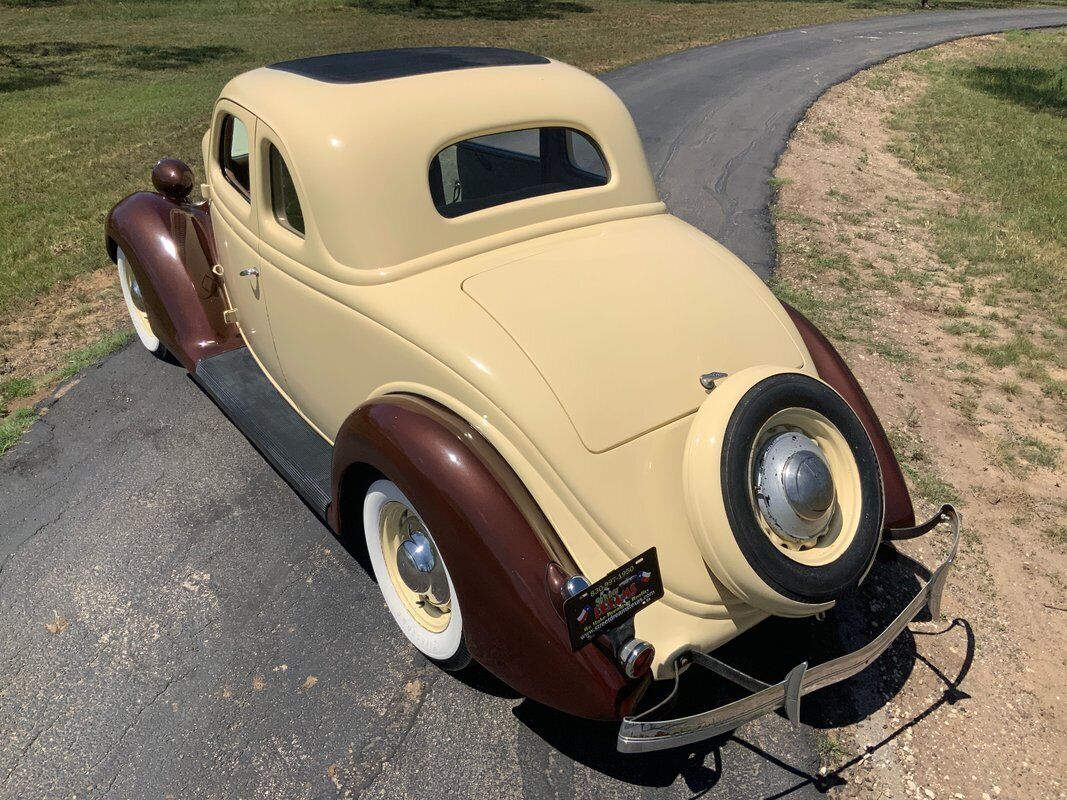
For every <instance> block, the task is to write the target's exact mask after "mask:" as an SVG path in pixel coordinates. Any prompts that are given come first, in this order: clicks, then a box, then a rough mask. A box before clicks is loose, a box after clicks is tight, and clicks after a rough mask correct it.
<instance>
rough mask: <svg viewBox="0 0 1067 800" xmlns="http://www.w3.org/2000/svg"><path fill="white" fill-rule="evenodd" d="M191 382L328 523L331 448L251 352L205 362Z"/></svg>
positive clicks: (223, 355) (222, 355)
mask: <svg viewBox="0 0 1067 800" xmlns="http://www.w3.org/2000/svg"><path fill="white" fill-rule="evenodd" d="M193 378H194V380H195V381H196V382H197V383H198V384H200V387H201V388H202V389H203V390H204V391H205V392H207V394H208V396H209V397H211V399H212V400H214V401H215V403H216V404H217V405H218V406H219V408H221V409H222V411H223V413H225V414H226V416H227V417H229V418H230V421H231V422H233V424H234V425H236V426H237V428H238V430H240V431H241V433H243V434H244V435H245V436H246V437H247V438H248V440H249V441H250V442H251V443H252V444H254V445H255V446H256V449H258V450H259V451H260V452H261V453H262V454H263V455H264V456H265V457H266V459H267V461H269V462H270V464H271V466H272V467H274V469H275V470H277V472H278V474H279V475H281V476H282V477H283V478H285V480H286V481H287V482H288V483H289V485H290V486H292V487H293V488H294V489H295V490H296V491H297V493H298V494H299V495H300V496H301V497H302V498H303V499H304V502H305V503H307V504H308V505H309V506H311V508H312V509H313V510H314V511H315V512H316V513H317V514H318V515H319V516H321V517H323V518H325V516H326V508H327V507H328V506H329V505H330V463H331V458H332V455H333V448H332V447H330V445H329V443H327V442H326V441H325V440H324V439H323V438H322V437H321V436H319V435H318V434H317V433H315V431H314V430H312V428H311V426H310V425H308V424H307V423H306V422H305V421H304V419H303V418H302V417H301V416H300V415H299V414H297V413H296V411H294V410H293V407H292V406H290V405H289V403H287V402H286V401H285V399H284V398H283V397H282V396H281V395H280V394H278V390H277V389H275V388H274V385H273V384H272V383H271V382H270V381H269V380H268V379H267V376H266V375H264V374H263V370H261V369H260V368H259V365H258V364H257V363H256V362H255V359H253V358H252V354H251V353H250V352H248V349H247V348H245V347H241V348H239V349H237V350H230V351H228V352H226V353H220V354H219V355H217V356H211V357H210V358H205V359H202V360H201V361H200V362H199V363H198V364H197V365H196V373H195V374H194V375H193Z"/></svg>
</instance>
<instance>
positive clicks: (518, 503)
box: [329, 395, 648, 719]
mask: <svg viewBox="0 0 1067 800" xmlns="http://www.w3.org/2000/svg"><path fill="white" fill-rule="evenodd" d="M379 474H380V475H384V476H386V477H387V478H389V479H390V480H392V481H394V482H395V483H396V484H397V485H398V486H399V487H400V489H401V490H402V491H403V492H404V494H405V495H407V496H408V497H410V498H411V500H412V502H413V503H414V504H415V505H416V507H417V508H418V509H419V513H420V514H422V515H423V516H424V517H425V519H426V522H427V524H428V525H429V527H430V528H431V529H432V530H433V531H434V538H435V541H436V543H437V545H438V547H439V548H440V550H441V552H442V554H443V556H444V558H445V561H446V562H447V564H448V570H449V574H450V575H451V577H452V581H453V583H454V584H455V587H456V595H457V598H459V600H460V602H461V603H462V607H463V623H464V635H465V638H466V643H467V647H468V649H469V650H470V652H471V655H472V656H473V657H474V658H475V659H476V660H477V661H478V662H479V663H480V664H481V665H482V666H484V667H485V668H486V669H488V670H489V671H490V672H492V673H493V674H494V675H496V676H497V677H498V678H500V679H501V680H503V681H504V682H505V683H507V684H508V685H510V686H511V687H512V688H513V689H515V690H516V691H518V692H521V693H522V694H524V695H525V696H527V697H529V698H531V699H533V700H536V701H538V702H540V703H543V704H545V705H548V706H552V707H553V708H556V709H559V710H561V711H565V712H567V713H569V714H574V715H576V716H580V717H585V718H588V719H619V718H621V717H623V716H625V715H626V714H628V713H629V712H630V710H631V709H632V707H633V705H634V704H635V703H636V702H637V700H638V699H639V697H640V695H641V693H642V692H643V691H644V689H645V687H646V686H647V683H648V679H647V677H646V678H645V679H644V680H636V681H633V680H628V679H627V678H626V677H625V676H624V675H623V673H622V672H621V670H620V669H619V667H618V666H617V665H616V664H615V662H614V660H613V659H612V658H611V657H610V656H608V655H607V654H606V653H605V652H603V651H602V650H600V649H599V648H598V647H597V646H596V645H591V646H588V647H585V648H583V649H581V650H579V651H578V652H572V651H571V648H570V643H569V639H568V635H567V628H566V624H565V623H564V622H563V619H562V616H561V611H560V607H561V605H562V597H561V595H560V586H561V582H562V581H563V580H565V578H566V577H569V576H570V575H573V574H576V572H577V569H576V567H575V566H574V564H573V562H572V560H571V558H570V556H569V555H568V553H567V551H566V548H565V547H564V546H563V544H562V543H561V542H560V541H559V539H558V536H557V535H556V532H555V531H554V530H553V528H552V526H551V525H550V524H549V522H548V520H547V519H546V518H545V516H544V514H543V513H542V512H541V510H540V509H539V508H538V507H537V504H536V503H535V501H534V500H533V498H532V497H531V496H530V494H529V492H528V491H527V490H526V488H525V486H523V484H522V482H521V481H520V480H519V478H518V476H516V475H515V473H514V472H513V471H512V470H511V468H510V467H509V466H508V465H507V463H506V462H505V461H504V459H503V458H502V457H501V456H500V454H499V453H497V452H496V450H495V449H493V447H492V446H491V445H490V444H489V443H488V442H487V441H486V440H485V439H484V438H483V437H482V436H481V435H480V434H479V433H477V432H476V431H475V430H474V429H473V428H472V427H471V426H470V425H468V424H467V422H465V421H464V420H463V419H461V418H460V417H458V416H457V415H455V414H453V413H451V412H450V411H448V410H447V409H445V408H443V407H442V406H439V405H437V404H436V403H433V402H430V401H428V400H424V399H422V398H417V397H413V396H405V395H390V396H387V397H382V398H378V399H375V400H371V401H369V402H368V403H366V404H364V405H363V406H360V407H359V408H358V409H356V411H355V412H353V413H352V415H351V416H350V417H349V418H348V419H347V420H346V421H345V422H344V424H343V425H342V426H341V430H340V431H339V432H338V434H337V438H336V443H335V445H334V455H333V470H332V489H333V503H332V504H331V506H330V512H329V515H330V520H329V521H330V524H331V525H332V526H333V527H334V529H335V530H336V531H337V532H338V533H339V534H348V535H362V524H363V523H362V508H363V496H364V492H365V489H366V487H367V486H368V485H369V483H370V482H371V481H373V480H374V479H375V478H376V477H377V475H379ZM357 531H358V532H359V533H358V534H357V533H356V532H357Z"/></svg>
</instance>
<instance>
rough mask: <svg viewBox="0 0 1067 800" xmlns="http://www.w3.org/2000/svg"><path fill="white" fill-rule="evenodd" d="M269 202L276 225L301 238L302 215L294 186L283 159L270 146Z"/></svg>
mask: <svg viewBox="0 0 1067 800" xmlns="http://www.w3.org/2000/svg"><path fill="white" fill-rule="evenodd" d="M270 202H271V207H272V208H273V210H274V218H275V219H276V220H278V224H279V225H281V226H282V227H283V228H288V229H289V230H291V231H292V232H293V233H296V234H299V235H300V236H303V235H304V213H303V212H302V211H301V210H300V200H299V199H298V198H297V196H296V184H295V183H293V176H292V175H291V174H289V167H287V166H286V165H285V159H283V158H282V154H281V153H279V152H278V148H276V147H275V146H274V145H271V146H270Z"/></svg>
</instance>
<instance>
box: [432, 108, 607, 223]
mask: <svg viewBox="0 0 1067 800" xmlns="http://www.w3.org/2000/svg"><path fill="white" fill-rule="evenodd" d="M429 178H430V196H431V197H432V198H433V202H434V205H435V206H436V207H437V210H438V212H440V213H441V215H442V216H444V217H458V216H461V215H463V214H469V213H471V212H472V211H480V210H481V209H484V208H490V207H492V206H497V205H502V204H504V203H512V202H515V201H516V200H524V199H526V198H528V197H537V196H539V195H545V194H553V193H555V192H565V191H569V190H571V189H585V188H588V187H591V186H603V185H604V184H606V183H607V182H608V169H607V165H606V164H605V162H604V156H603V155H602V154H601V152H600V148H599V147H598V146H597V144H596V143H595V142H594V141H593V140H592V139H590V138H589V137H588V136H586V135H585V134H584V133H582V132H580V131H576V130H574V129H572V128H560V127H551V128H525V129H523V130H517V131H505V132H504V133H494V134H490V135H488V136H476V137H473V138H471V139H465V140H464V141H462V142H457V143H456V144H453V145H450V146H448V147H446V148H445V149H444V150H442V151H441V152H440V153H438V154H437V155H436V156H434V159H433V161H431V162H430V176H429Z"/></svg>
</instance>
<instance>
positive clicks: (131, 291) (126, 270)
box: [115, 249, 167, 358]
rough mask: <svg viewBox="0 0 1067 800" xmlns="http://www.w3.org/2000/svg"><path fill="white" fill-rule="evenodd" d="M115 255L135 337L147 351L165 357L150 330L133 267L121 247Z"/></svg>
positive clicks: (164, 352) (150, 326)
mask: <svg viewBox="0 0 1067 800" xmlns="http://www.w3.org/2000/svg"><path fill="white" fill-rule="evenodd" d="M115 256H116V257H115V263H116V265H117V266H118V270H119V286H120V287H122V299H123V300H125V301H126V310H127V311H128V312H129V314H130V321H131V322H132V323H133V329H134V331H136V332H137V338H138V339H140V340H141V344H143V345H144V348H145V350H147V351H148V352H149V353H152V355H155V356H159V357H160V358H165V357H166V355H167V348H166V347H164V346H163V343H162V342H161V341H159V337H157V336H156V335H155V332H154V331H153V330H152V323H151V322H150V321H149V319H148V312H147V311H146V310H145V305H144V300H143V298H142V297H141V289H140V286H139V285H138V283H137V276H136V275H135V274H134V272H133V267H132V266H131V265H130V262H129V259H127V258H126V254H125V253H123V252H122V250H121V249H120V250H118V251H117V252H116V254H115Z"/></svg>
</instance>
